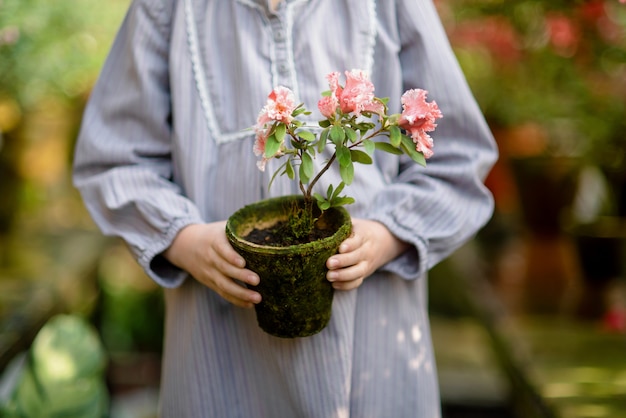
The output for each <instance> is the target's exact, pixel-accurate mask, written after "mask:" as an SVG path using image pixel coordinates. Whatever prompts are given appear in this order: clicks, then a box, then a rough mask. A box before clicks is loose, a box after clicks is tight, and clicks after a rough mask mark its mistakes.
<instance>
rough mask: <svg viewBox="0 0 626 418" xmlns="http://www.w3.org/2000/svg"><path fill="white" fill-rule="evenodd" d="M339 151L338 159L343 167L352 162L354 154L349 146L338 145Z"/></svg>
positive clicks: (337, 150)
mask: <svg viewBox="0 0 626 418" xmlns="http://www.w3.org/2000/svg"><path fill="white" fill-rule="evenodd" d="M336 152H337V160H338V161H339V165H340V166H341V167H347V166H348V165H349V164H352V155H351V154H350V149H349V148H348V147H344V146H343V145H342V146H338V147H337V149H336Z"/></svg>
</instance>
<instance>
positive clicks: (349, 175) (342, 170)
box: [339, 161, 354, 185]
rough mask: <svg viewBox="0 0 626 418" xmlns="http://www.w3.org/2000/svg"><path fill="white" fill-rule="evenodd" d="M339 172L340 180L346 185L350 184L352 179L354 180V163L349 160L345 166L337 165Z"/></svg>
mask: <svg viewBox="0 0 626 418" xmlns="http://www.w3.org/2000/svg"><path fill="white" fill-rule="evenodd" d="M339 174H341V180H343V182H344V183H346V184H347V185H350V184H352V180H354V164H352V161H350V164H348V165H347V166H346V167H339Z"/></svg>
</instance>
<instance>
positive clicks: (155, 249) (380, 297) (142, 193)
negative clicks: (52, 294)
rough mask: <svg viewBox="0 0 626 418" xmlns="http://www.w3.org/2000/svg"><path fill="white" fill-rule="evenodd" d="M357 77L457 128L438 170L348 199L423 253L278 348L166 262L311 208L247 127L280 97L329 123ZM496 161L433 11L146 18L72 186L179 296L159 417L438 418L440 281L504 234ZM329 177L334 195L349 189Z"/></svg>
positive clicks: (303, 7) (205, 10) (391, 158)
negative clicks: (297, 207)
mask: <svg viewBox="0 0 626 418" xmlns="http://www.w3.org/2000/svg"><path fill="white" fill-rule="evenodd" d="M355 68H359V69H364V70H366V71H368V72H369V73H370V75H371V79H372V81H373V83H374V85H375V86H376V95H377V96H379V97H389V98H390V100H389V104H390V108H391V111H392V112H399V111H400V110H401V105H400V96H401V94H402V93H403V92H404V91H405V90H407V89H409V88H424V89H426V90H428V91H429V99H430V100H435V101H436V102H437V103H438V105H439V107H440V109H441V111H442V112H443V114H444V117H443V119H441V120H440V121H439V126H438V128H437V130H436V131H435V132H434V133H433V135H432V136H433V138H434V141H435V147H434V151H435V155H434V156H433V157H432V158H431V159H430V160H428V165H427V167H425V168H424V167H421V166H418V165H416V164H414V163H412V162H411V160H410V159H408V158H406V157H398V156H395V155H387V154H385V155H382V154H377V155H376V156H375V163H374V164H372V165H368V166H364V165H359V166H358V167H356V174H355V181H354V183H353V184H352V185H351V186H349V187H347V188H346V189H345V193H347V194H348V195H350V196H353V197H354V198H355V199H356V200H357V203H356V204H354V205H350V206H349V207H347V209H348V210H349V211H350V213H351V215H352V216H354V217H363V218H369V219H374V220H378V221H380V222H382V223H383V224H385V225H386V226H387V227H388V228H389V229H390V231H392V232H393V233H394V234H395V235H396V236H397V237H399V238H400V239H402V240H404V241H407V242H409V243H410V244H411V245H412V247H411V250H409V251H407V252H406V253H405V254H403V255H401V256H400V257H398V258H397V259H395V260H393V261H392V262H390V263H388V264H387V265H386V266H384V267H383V268H382V269H381V270H380V271H379V272H377V273H376V274H374V275H373V276H371V277H369V278H367V279H366V280H365V282H364V283H363V285H362V286H361V287H359V288H358V289H356V290H352V291H344V292H341V291H338V292H336V294H335V300H334V303H333V314H332V319H331V322H330V324H329V326H328V327H327V328H326V329H324V330H323V331H322V332H321V333H319V334H317V335H315V336H312V337H307V338H300V339H293V340H285V339H280V338H275V337H272V336H269V335H267V334H265V333H263V332H262V331H261V330H260V329H259V328H258V326H257V325H256V319H255V315H254V311H253V310H246V309H241V308H237V307H234V306H232V305H230V304H229V303H227V302H225V301H224V300H223V299H221V298H220V297H219V296H217V295H216V294H215V293H214V292H213V291H211V290H210V289H208V288H206V287H204V286H203V285H201V284H199V283H198V282H197V281H195V280H194V279H193V278H190V277H187V274H186V273H185V272H184V271H182V270H180V269H178V268H176V267H175V266H173V265H171V264H170V263H169V262H168V261H167V260H165V258H164V257H162V256H161V255H160V254H161V253H162V252H163V251H164V250H165V249H167V248H168V246H169V245H170V244H171V242H172V240H173V238H174V237H175V236H176V234H177V233H178V231H180V229H181V228H183V227H184V226H186V225H189V224H191V223H202V222H212V221H218V220H224V219H227V218H228V216H229V215H230V214H231V213H233V212H234V211H236V210H237V209H239V208H240V207H242V206H244V205H246V204H249V203H252V202H254V201H257V200H260V199H263V198H267V197H271V196H278V195H284V194H297V193H299V191H298V189H297V186H296V184H295V182H293V181H290V180H289V179H287V178H286V177H278V178H277V179H276V180H275V182H274V184H273V185H272V188H271V189H270V190H268V188H267V185H268V182H269V176H271V174H272V173H273V171H274V169H275V168H276V167H277V166H278V165H279V164H280V163H281V161H274V160H272V161H270V162H269V164H268V167H267V169H266V171H265V172H264V173H262V172H260V171H259V170H258V169H257V167H256V157H255V156H254V154H253V152H252V148H253V141H254V137H253V133H252V131H251V130H250V129H249V128H250V127H251V126H253V125H254V122H255V120H256V117H257V115H258V112H259V111H260V109H261V108H262V106H263V105H264V103H265V100H266V97H267V94H268V93H269V92H270V91H271V90H272V88H274V87H275V86H278V85H284V86H286V87H289V88H291V89H292V90H294V92H295V93H296V95H297V98H298V100H299V102H304V103H305V104H306V106H307V107H308V108H309V109H316V103H317V100H318V98H319V97H320V93H321V92H322V91H324V90H327V89H328V84H327V81H326V80H325V76H326V74H327V73H329V72H331V71H340V72H343V71H344V70H351V69H355ZM319 117H320V115H319V114H315V113H314V114H313V115H312V116H311V121H316V120H317V119H318V118H319ZM496 157H497V151H496V149H495V144H494V141H493V138H492V137H491V134H490V132H489V129H488V127H487V125H486V123H485V121H484V119H483V117H482V115H481V112H480V109H479V108H478V106H477V105H476V103H475V101H474V99H473V97H472V94H471V92H470V90H469V88H468V86H467V84H466V82H465V79H464V77H463V74H462V72H461V70H460V68H459V66H458V64H457V62H456V60H455V57H454V54H453V52H452V50H451V48H450V45H449V43H448V40H447V38H446V36H445V32H444V30H443V28H442V26H441V23H440V21H439V18H438V16H437V12H436V9H435V7H434V5H433V4H432V2H431V1H430V0H396V1H391V0H389V1H378V2H377V1H373V0H284V1H282V2H281V3H280V4H279V5H278V8H277V9H276V10H275V11H272V10H271V8H270V2H269V1H268V0H135V1H133V2H132V4H131V6H130V8H129V11H128V14H127V16H126V18H125V20H124V22H123V24H122V26H121V28H120V31H119V33H118V36H117V38H116V40H115V42H114V44H113V46H112V49H111V52H110V55H109V57H108V59H107V61H106V63H105V65H104V67H103V69H102V73H101V76H100V78H99V80H98V82H97V85H96V86H95V88H94V91H93V93H92V96H91V98H90V101H89V103H88V106H87V109H86V111H85V115H84V119H83V125H82V129H81V132H80V136H79V141H78V144H77V147H76V154H75V167H74V181H75V184H76V186H77V187H78V189H79V190H80V192H81V194H82V196H83V199H84V201H85V204H86V206H87V208H88V209H89V211H90V213H91V215H92V217H93V219H94V220H95V222H96V223H97V224H98V226H99V227H100V228H101V229H102V231H103V232H104V233H105V234H108V235H113V236H118V237H121V238H122V239H123V240H124V241H125V242H126V243H127V244H128V246H129V248H130V250H131V251H132V253H133V255H134V256H135V257H136V259H137V261H138V262H139V263H140V264H141V265H142V266H143V268H144V269H145V271H146V272H147V274H148V275H149V276H150V277H151V278H152V279H154V280H155V281H156V282H157V283H158V284H160V285H161V286H163V287H164V288H165V298H166V307H167V310H166V338H165V342H164V359H163V374H162V382H161V383H162V385H161V386H162V387H161V415H162V416H163V417H225V418H233V417H272V418H281V417H285V418H291V417H298V418H306V417H310V418H314V417H315V418H331V417H337V418H344V417H359V418H365V417H376V418H383V417H395V418H403V417H418V418H437V417H439V416H440V404H439V403H440V400H439V392H438V383H437V372H436V365H435V359H434V354H433V349H432V345H431V339H430V330H429V324H428V316H427V300H426V299H427V296H426V294H427V271H428V269H430V268H431V267H432V266H434V265H435V264H437V263H438V262H439V261H441V260H442V259H444V258H445V257H447V256H448V255H449V254H450V253H452V252H453V251H454V250H455V249H457V248H458V247H459V246H460V245H462V244H463V243H465V242H466V241H467V240H468V239H470V238H471V237H472V236H473V235H474V234H475V233H476V231H477V230H478V229H479V228H480V227H481V226H482V225H484V224H485V222H486V221H487V220H488V219H489V217H490V215H491V213H492V210H493V207H492V206H493V202H492V198H491V195H490V194H489V192H488V191H487V189H486V188H485V187H484V185H483V179H484V177H485V176H486V174H487V172H488V170H489V169H490V167H491V166H492V164H493V163H494V161H495V159H496ZM323 161H324V158H323V156H318V158H317V160H316V164H320V165H321V164H322V163H323ZM329 174H330V175H327V176H325V178H323V179H322V181H321V182H320V184H319V185H318V190H319V191H325V190H326V188H327V186H328V184H329V182H331V181H332V182H334V183H335V184H337V183H338V182H339V174H338V173H337V172H331V173H329Z"/></svg>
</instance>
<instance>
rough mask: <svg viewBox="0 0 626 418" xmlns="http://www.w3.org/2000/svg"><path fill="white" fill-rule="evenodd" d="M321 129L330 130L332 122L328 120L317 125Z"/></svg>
mask: <svg viewBox="0 0 626 418" xmlns="http://www.w3.org/2000/svg"><path fill="white" fill-rule="evenodd" d="M317 124H318V125H319V126H320V127H321V128H328V127H329V126H330V121H329V120H328V119H323V120H321V121H319V122H318V123H317Z"/></svg>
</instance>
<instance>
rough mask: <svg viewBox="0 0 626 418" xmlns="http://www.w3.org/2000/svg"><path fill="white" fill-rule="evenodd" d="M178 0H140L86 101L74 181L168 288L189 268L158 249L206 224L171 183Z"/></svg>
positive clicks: (99, 220) (107, 227) (99, 217)
mask: <svg viewBox="0 0 626 418" xmlns="http://www.w3.org/2000/svg"><path fill="white" fill-rule="evenodd" d="M173 2H174V0H135V1H134V2H133V3H132V4H131V6H130V8H129V10H128V13H127V15H126V17H125V19H124V21H123V23H122V26H121V28H120V30H119V32H118V34H117V37H116V39H115V41H114V43H113V46H112V48H111V51H110V53H109V56H108V57H107V60H106V62H105V64H104V66H103V69H102V72H101V75H100V78H99V80H98V81H97V83H96V85H95V87H94V90H93V92H92V94H91V97H90V99H89V102H88V104H87V107H86V110H85V113H84V116H83V122H82V126H81V130H80V133H79V138H78V142H77V145H76V149H75V156H74V171H73V180H74V184H75V186H76V187H77V188H78V189H79V191H80V193H81V195H82V198H83V200H84V202H85V205H86V207H87V209H88V211H89V212H90V214H91V216H92V218H93V219H94V221H95V222H96V224H97V225H98V226H99V227H100V229H101V230H102V231H103V233H105V234H107V235H111V236H117V237H121V238H122V239H123V240H124V241H125V242H126V244H128V247H129V248H130V250H131V252H132V253H133V255H134V256H135V258H136V259H137V260H138V262H139V264H140V265H141V266H142V267H143V268H144V270H145V271H146V272H147V273H148V275H149V276H150V277H152V278H153V279H154V280H155V281H156V282H157V283H159V284H160V285H162V286H164V287H175V286H178V285H180V284H181V283H182V282H183V281H184V279H185V277H186V274H185V273H184V272H183V271H182V270H180V269H177V268H176V267H174V266H173V265H171V264H170V263H168V262H167V261H166V260H165V259H164V258H163V257H162V256H160V255H159V254H161V253H162V252H163V251H164V250H165V249H166V248H167V247H168V246H169V245H170V244H171V241H172V240H173V239H174V237H175V236H176V234H177V233H178V231H179V230H180V229H181V228H182V227H184V226H186V225H188V224H191V223H200V222H202V219H201V216H200V214H199V213H198V209H197V208H196V206H195V205H194V204H193V203H192V202H191V201H190V200H189V199H187V198H186V197H184V196H183V194H182V191H181V189H180V187H179V186H178V185H176V184H175V183H173V182H172V162H171V123H170V118H171V101H170V87H169V69H168V55H169V38H170V27H171V24H170V21H171V16H172V7H173Z"/></svg>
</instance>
